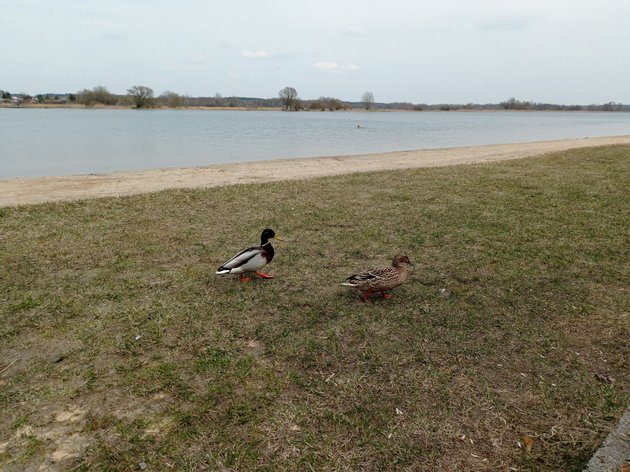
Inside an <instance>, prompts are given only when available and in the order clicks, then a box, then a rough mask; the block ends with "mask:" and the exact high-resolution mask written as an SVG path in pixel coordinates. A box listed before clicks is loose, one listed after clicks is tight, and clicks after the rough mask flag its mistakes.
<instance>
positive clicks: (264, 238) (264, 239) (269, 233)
mask: <svg viewBox="0 0 630 472" xmlns="http://www.w3.org/2000/svg"><path fill="white" fill-rule="evenodd" d="M273 238H276V239H281V238H279V237H278V236H276V232H275V231H274V230H272V229H271V228H267V229H265V230H263V232H262V234H261V235H260V242H261V244H263V245H265V244H267V243H268V242H269V240H270V239H273Z"/></svg>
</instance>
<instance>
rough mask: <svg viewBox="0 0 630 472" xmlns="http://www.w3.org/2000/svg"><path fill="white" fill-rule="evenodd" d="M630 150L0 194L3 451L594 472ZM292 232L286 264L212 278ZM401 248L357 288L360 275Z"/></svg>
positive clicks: (624, 308) (282, 255) (107, 465)
mask: <svg viewBox="0 0 630 472" xmlns="http://www.w3.org/2000/svg"><path fill="white" fill-rule="evenodd" d="M629 184H630V147H628V146H614V147H605V148H587V149H581V150H573V151H567V152H563V153H556V154H551V155H547V156H543V157H536V158H531V159H526V160H521V161H512V162H505V163H495V164H482V165H472V166H466V167H445V168H435V169H417V170H401V171H389V172H377V173H367V174H360V175H349V176H342V177H327V178H320V179H314V180H308V181H293V182H278V183H270V184H260V185H237V186H231V187H224V188H214V189H205V190H173V191H167V192H160V193H155V194H148V195H138V196H134V197H127V198H121V199H99V200H90V201H78V202H67V203H56V204H47V205H38V206H28V207H18V208H6V209H2V212H1V213H0V372H1V374H0V466H1V467H2V468H3V470H9V471H12V470H15V471H17V470H24V469H29V468H32V469H37V468H38V467H40V466H41V467H43V468H44V469H48V470H67V469H69V468H74V469H75V470H130V469H132V470H136V469H141V465H142V466H145V467H146V469H147V470H217V469H234V470H237V469H238V470H253V469H261V470H330V469H335V470H337V469H339V470H393V469H401V470H427V471H428V470H506V471H508V470H536V471H539V470H542V471H545V470H548V471H556V470H581V469H582V467H583V466H584V465H585V463H586V462H587V460H588V458H589V457H590V456H591V454H592V453H593V452H594V450H595V449H596V448H597V447H598V445H599V444H600V442H601V441H602V440H603V438H604V437H605V435H606V434H607V432H608V431H610V430H611V429H612V428H613V427H614V424H615V420H616V419H618V418H619V417H620V416H621V414H622V412H623V409H624V407H625V406H627V404H628V361H627V359H628V358H630V357H629V356H628V354H629V353H628V343H627V340H628V339H629V338H630V333H629V325H630V323H629V322H628V302H627V300H628V292H627V287H628V286H629V283H628V282H629V280H628V262H627V261H628V260H630V258H629V257H628V247H630V244H629V239H630V238H629V233H630V228H629V223H628V214H629V210H630V205H629V197H628V192H627V188H628V186H629ZM264 227H272V228H274V229H275V230H276V231H277V232H278V233H279V234H281V235H283V236H285V237H286V239H287V241H285V242H278V243H277V244H276V250H277V259H275V260H274V262H273V264H272V265H271V266H270V267H269V271H270V272H272V273H274V274H275V275H276V278H275V279H273V280H256V281H255V282H252V283H250V284H239V283H238V282H236V281H235V280H234V279H231V278H223V279H219V278H215V276H214V275H213V272H214V270H215V268H216V267H218V266H219V265H220V264H221V263H222V262H223V261H224V260H225V259H226V258H227V257H229V256H231V255H232V254H233V253H235V252H236V251H238V250H239V249H242V248H243V247H244V245H245V244H249V243H254V242H256V240H257V239H258V237H259V233H260V230H261V229H262V228H264ZM397 252H404V253H406V254H408V255H409V257H410V258H411V259H412V261H414V262H415V263H416V269H415V272H414V274H413V277H412V281H411V282H410V283H408V284H407V285H406V286H404V287H401V288H400V289H398V290H396V291H395V292H394V297H393V298H392V299H391V300H375V301H374V302H372V303H361V302H359V301H358V296H357V294H356V293H354V292H353V291H352V290H347V289H346V288H344V287H341V286H340V285H339V284H340V282H341V281H343V279H344V277H345V276H347V275H349V274H351V273H353V272H356V271H357V270H360V269H362V268H364V267H369V266H373V265H374V264H379V263H387V262H388V261H389V260H390V259H391V257H392V256H393V255H394V254H396V253H397Z"/></svg>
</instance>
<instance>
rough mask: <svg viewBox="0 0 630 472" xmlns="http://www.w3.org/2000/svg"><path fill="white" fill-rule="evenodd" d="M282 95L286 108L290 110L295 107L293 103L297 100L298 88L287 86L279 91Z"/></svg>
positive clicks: (281, 98)
mask: <svg viewBox="0 0 630 472" xmlns="http://www.w3.org/2000/svg"><path fill="white" fill-rule="evenodd" d="M278 95H279V96H280V100H282V104H283V105H284V109H285V110H287V111H289V110H292V109H293V108H294V106H293V104H294V102H295V101H296V100H297V96H298V93H297V90H295V89H294V88H293V87H285V88H283V89H282V90H280V92H279V93H278Z"/></svg>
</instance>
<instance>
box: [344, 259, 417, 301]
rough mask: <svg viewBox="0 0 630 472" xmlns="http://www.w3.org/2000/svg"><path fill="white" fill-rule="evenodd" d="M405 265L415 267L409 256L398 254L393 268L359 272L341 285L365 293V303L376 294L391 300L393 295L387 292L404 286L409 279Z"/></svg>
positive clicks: (393, 262) (378, 268)
mask: <svg viewBox="0 0 630 472" xmlns="http://www.w3.org/2000/svg"><path fill="white" fill-rule="evenodd" d="M405 264H410V265H413V264H412V263H411V261H410V260H409V258H408V257H407V256H405V255H403V254H398V255H397V256H396V257H394V260H393V261H392V265H391V267H377V268H375V269H371V270H366V271H364V272H359V273H358V274H354V275H351V276H350V277H348V278H347V279H346V281H345V282H344V283H342V284H341V285H346V286H348V287H353V288H356V289H357V290H360V291H361V292H363V295H362V296H363V300H364V301H367V299H368V298H369V297H370V295H372V294H373V293H375V292H380V293H381V295H382V296H383V298H391V295H389V294H388V293H385V292H386V291H387V290H391V289H393V288H395V287H398V286H399V285H402V284H404V283H405V282H406V281H407V278H408V277H409V271H408V270H407V267H406V266H405Z"/></svg>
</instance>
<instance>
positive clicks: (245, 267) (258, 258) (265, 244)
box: [215, 228, 282, 282]
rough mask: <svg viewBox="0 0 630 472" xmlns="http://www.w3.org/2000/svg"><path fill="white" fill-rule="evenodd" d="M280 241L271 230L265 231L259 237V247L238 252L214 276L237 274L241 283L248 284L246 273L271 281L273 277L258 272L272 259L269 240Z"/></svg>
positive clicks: (272, 252)
mask: <svg viewBox="0 0 630 472" xmlns="http://www.w3.org/2000/svg"><path fill="white" fill-rule="evenodd" d="M273 238H276V239H282V238H280V237H278V236H276V233H275V232H274V231H273V230H272V229H269V228H267V229H265V230H263V232H262V233H261V235H260V246H253V247H250V248H247V249H245V250H243V251H241V252H239V253H238V254H237V255H236V256H234V257H233V258H231V259H230V260H228V261H227V262H225V263H224V264H223V265H222V266H221V267H219V268H218V269H217V271H216V272H215V274H217V275H227V274H239V278H238V280H239V281H241V282H249V281H250V280H251V278H249V277H247V276H246V275H245V274H247V273H255V274H256V275H258V276H259V277H262V278H263V279H273V275H269V274H263V273H262V272H259V270H260V269H262V268H263V267H264V266H266V265H267V264H269V263H270V262H271V260H272V259H273V255H274V250H273V246H272V245H271V242H270V241H269V240H270V239H273Z"/></svg>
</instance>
